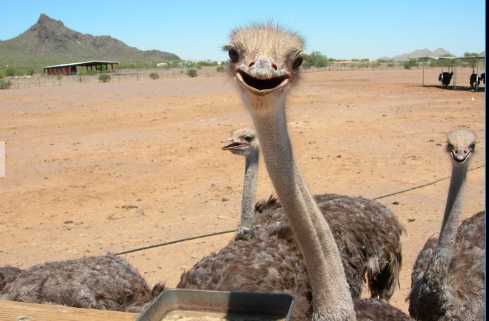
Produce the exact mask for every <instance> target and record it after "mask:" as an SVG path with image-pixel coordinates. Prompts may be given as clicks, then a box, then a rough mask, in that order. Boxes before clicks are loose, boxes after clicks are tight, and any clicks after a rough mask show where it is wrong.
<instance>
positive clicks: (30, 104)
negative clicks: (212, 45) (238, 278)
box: [0, 69, 485, 311]
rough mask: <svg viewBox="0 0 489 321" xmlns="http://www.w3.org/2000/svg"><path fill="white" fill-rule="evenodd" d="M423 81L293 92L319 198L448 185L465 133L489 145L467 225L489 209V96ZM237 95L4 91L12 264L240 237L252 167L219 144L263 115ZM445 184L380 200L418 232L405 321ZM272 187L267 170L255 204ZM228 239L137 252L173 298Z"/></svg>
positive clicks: (356, 81)
mask: <svg viewBox="0 0 489 321" xmlns="http://www.w3.org/2000/svg"><path fill="white" fill-rule="evenodd" d="M438 72H439V70H438V69H432V70H428V71H427V72H426V79H431V80H433V83H435V80H436V79H437V76H438ZM465 72H466V73H467V72H468V71H465ZM465 78H468V74H467V75H466V76H464V79H465ZM460 79H461V78H460ZM420 82H421V71H419V70H381V71H372V70H359V71H336V72H333V71H329V72H311V73H306V74H304V76H303V79H302V82H301V83H300V84H299V85H298V86H297V87H296V88H295V89H294V90H293V92H292V93H291V97H290V106H289V110H288V113H289V126H290V131H291V135H292V139H293V143H294V151H295V155H296V158H297V160H298V163H299V165H300V167H301V170H302V172H303V175H304V176H305V179H306V181H307V182H308V184H309V186H310V188H311V190H312V191H313V192H314V193H323V192H334V193H340V194H348V195H353V196H355V195H362V196H364V197H369V198H371V197H377V196H381V195H384V194H388V193H392V192H396V191H401V190H403V189H407V188H410V187H413V186H417V185H420V184H424V183H428V182H431V181H434V180H437V179H439V178H443V177H446V176H448V175H449V168H450V164H449V160H448V157H447V155H446V153H445V151H444V148H445V146H444V143H445V137H446V133H447V131H449V130H451V129H453V128H456V127H460V126H464V127H470V128H471V129H473V130H474V131H475V132H476V133H477V135H478V137H479V143H478V147H477V150H478V152H477V154H475V156H474V157H473V161H472V164H471V167H472V168H474V170H472V171H471V172H470V173H469V175H468V188H467V190H466V202H465V216H470V215H472V214H473V213H475V212H476V211H479V210H481V209H482V208H483V192H484V189H483V188H484V187H483V179H484V171H485V168H484V167H480V166H484V163H483V154H484V151H483V146H484V140H485V137H484V136H483V124H484V122H483V113H484V107H483V93H481V92H469V91H459V90H443V89H439V88H434V87H421V86H420ZM233 86H234V85H233V82H232V81H231V80H229V79H227V77H226V76H225V75H215V76H213V77H197V78H193V79H191V78H185V77H181V78H172V79H163V78H162V79H159V80H151V79H149V78H146V79H140V80H136V79H127V80H126V81H124V80H121V81H117V82H112V83H106V84H103V83H97V82H90V83H76V82H70V83H66V84H63V85H61V86H50V87H44V88H43V87H41V88H38V87H33V88H22V89H12V90H4V91H0V141H2V140H3V141H6V146H7V176H6V177H4V178H0V244H1V247H0V265H5V264H10V265H16V266H21V267H29V266H31V265H33V264H37V263H41V262H46V261H52V260H63V259H70V258H77V257H80V256H83V255H99V254H104V253H106V252H109V251H110V252H119V251H124V250H129V249H132V248H137V247H141V246H146V245H152V244H156V243H159V242H165V241H172V240H177V239H181V238H185V237H191V236H195V235H199V234H206V233H212V232H216V231H222V230H227V229H233V228H236V227H237V224H238V218H239V206H240V193H241V183H242V178H243V177H242V174H243V166H244V162H243V159H240V158H239V157H237V156H234V155H231V154H230V153H228V152H223V151H222V150H221V140H222V139H224V138H225V137H227V135H228V134H229V132H230V131H231V130H233V129H236V128H240V127H243V126H250V120H249V118H248V115H247V114H246V112H245V110H244V108H243V107H242V106H241V103H240V101H239V98H238V95H237V94H236V92H235V90H234V87H233ZM262 165H263V164H262ZM447 187H448V181H447V180H443V181H441V182H438V183H436V184H433V185H429V186H427V187H424V188H420V189H415V190H412V191H409V192H405V193H402V194H397V195H394V196H391V197H386V198H383V199H381V200H380V201H381V202H382V203H383V204H385V205H386V206H387V207H389V208H390V209H392V210H393V211H394V212H395V213H396V214H397V216H398V217H399V220H400V221H401V222H402V224H403V225H404V226H405V228H406V233H405V235H404V236H403V238H402V243H403V244H402V245H403V255H404V258H403V266H402V276H401V282H400V290H398V291H397V292H396V294H395V296H394V297H393V299H392V301H391V302H392V303H393V304H394V305H396V306H398V307H400V308H401V309H403V310H405V311H406V310H407V304H406V302H405V298H406V296H407V294H408V290H409V286H410V273H411V267H412V265H413V262H414V260H415V257H416V255H417V253H418V251H419V250H420V249H421V247H422V245H423V243H424V242H425V240H426V239H427V238H428V237H429V236H432V235H436V234H437V233H438V229H439V225H440V220H441V217H442V211H443V208H444V205H445V198H446V193H447ZM272 192H273V190H272V188H271V185H270V183H269V181H268V178H267V176H266V171H265V169H264V167H263V166H262V167H261V172H260V179H259V188H258V197H259V198H264V197H267V196H268V195H269V194H270V193H272ZM231 237H232V234H226V235H221V236H216V237H209V238H202V239H198V240H194V241H188V242H183V243H178V244H174V245H169V246H166V247H159V248H155V249H150V250H146V251H141V252H136V253H133V254H128V255H125V257H126V258H127V259H128V260H129V261H130V262H131V263H132V264H134V265H135V266H136V267H137V268H138V269H139V270H140V271H141V272H142V273H143V274H144V276H145V277H146V278H147V279H148V281H149V282H150V283H155V282H158V281H165V282H166V284H167V286H169V287H173V286H175V285H176V283H177V282H178V280H179V275H180V274H181V273H182V272H183V271H184V270H186V269H189V268H191V267H192V265H193V264H194V263H195V262H197V261H198V260H199V259H200V258H201V257H202V256H205V255H207V254H208V253H211V252H213V251H216V250H218V249H220V248H222V247H223V246H225V244H226V243H227V242H228V241H229V240H230V239H231Z"/></svg>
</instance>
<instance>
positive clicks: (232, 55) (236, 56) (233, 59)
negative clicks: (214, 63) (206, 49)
mask: <svg viewBox="0 0 489 321" xmlns="http://www.w3.org/2000/svg"><path fill="white" fill-rule="evenodd" d="M228 54H229V59H230V60H231V62H233V63H236V62H238V61H239V53H238V51H237V50H236V49H234V48H231V49H229V50H228Z"/></svg>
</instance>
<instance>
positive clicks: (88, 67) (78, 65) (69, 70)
mask: <svg viewBox="0 0 489 321" xmlns="http://www.w3.org/2000/svg"><path fill="white" fill-rule="evenodd" d="M118 66H119V62H117V61H102V60H91V61H82V62H72V63H69V64H61V65H52V66H46V67H44V68H43V72H44V74H47V75H76V74H77V73H78V72H79V71H81V70H83V69H85V71H87V72H112V71H114V70H115V69H116V68H117V67H118Z"/></svg>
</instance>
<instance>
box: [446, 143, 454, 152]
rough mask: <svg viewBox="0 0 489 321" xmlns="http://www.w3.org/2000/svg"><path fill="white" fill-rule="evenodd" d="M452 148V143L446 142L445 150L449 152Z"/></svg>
mask: <svg viewBox="0 0 489 321" xmlns="http://www.w3.org/2000/svg"><path fill="white" fill-rule="evenodd" d="M453 149H454V147H453V145H452V144H450V143H448V144H447V151H449V152H451V151H452V150H453Z"/></svg>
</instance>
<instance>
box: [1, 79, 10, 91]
mask: <svg viewBox="0 0 489 321" xmlns="http://www.w3.org/2000/svg"><path fill="white" fill-rule="evenodd" d="M10 86H12V83H11V82H10V80H4V79H0V89H9V88H10Z"/></svg>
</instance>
